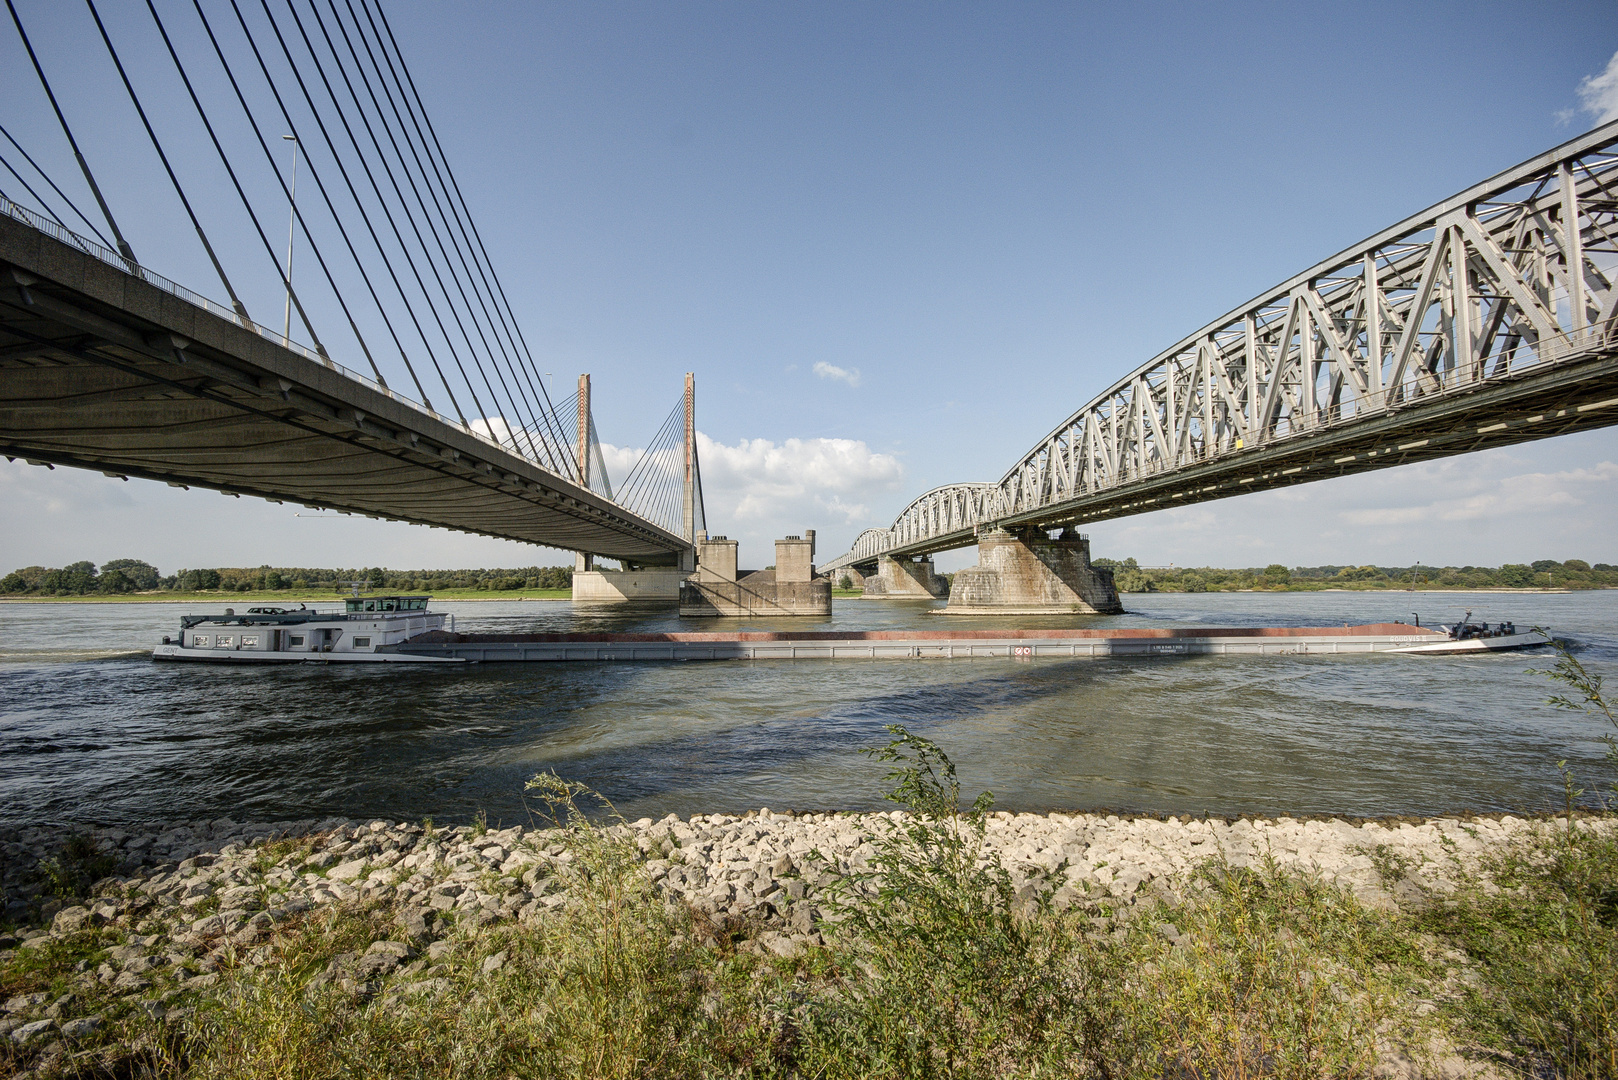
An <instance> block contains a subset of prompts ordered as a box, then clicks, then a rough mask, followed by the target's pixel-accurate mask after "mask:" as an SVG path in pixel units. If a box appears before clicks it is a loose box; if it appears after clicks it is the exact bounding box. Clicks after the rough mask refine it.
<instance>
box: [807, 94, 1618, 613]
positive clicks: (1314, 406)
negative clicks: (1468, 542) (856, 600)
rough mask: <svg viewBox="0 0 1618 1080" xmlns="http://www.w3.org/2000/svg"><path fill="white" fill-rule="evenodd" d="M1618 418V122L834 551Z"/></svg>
mask: <svg viewBox="0 0 1618 1080" xmlns="http://www.w3.org/2000/svg"><path fill="white" fill-rule="evenodd" d="M1613 423H1618V123H1611V124H1607V125H1605V126H1603V127H1600V128H1597V129H1596V130H1594V131H1592V132H1590V133H1589V134H1587V135H1584V136H1582V137H1580V138H1578V139H1574V140H1572V141H1570V142H1568V143H1565V144H1563V145H1562V146H1558V147H1556V148H1555V149H1553V150H1550V151H1548V152H1546V153H1544V154H1541V155H1540V156H1538V157H1536V158H1534V159H1532V160H1530V161H1526V162H1524V163H1523V164H1521V165H1519V166H1517V167H1516V168H1514V169H1509V170H1507V171H1506V172H1503V173H1501V174H1499V175H1498V176H1494V177H1490V178H1489V179H1487V180H1485V181H1483V182H1482V183H1479V184H1476V185H1474V186H1473V187H1470V188H1468V189H1467V190H1465V191H1463V192H1461V193H1459V194H1457V195H1455V196H1454V197H1453V198H1449V199H1445V200H1444V201H1443V202H1441V203H1439V204H1438V205H1436V206H1433V207H1430V208H1428V209H1427V210H1424V211H1422V212H1421V213H1419V214H1416V215H1414V216H1413V217H1410V218H1407V219H1405V220H1404V221H1401V222H1399V223H1398V224H1396V225H1393V226H1390V227H1389V228H1387V229H1384V230H1383V231H1381V232H1380V233H1378V234H1376V235H1375V236H1373V237H1371V238H1370V239H1368V240H1366V241H1365V242H1363V243H1361V244H1358V245H1356V246H1354V247H1352V248H1349V249H1348V250H1346V251H1341V252H1339V253H1337V254H1336V255H1333V256H1331V257H1330V258H1328V259H1325V260H1323V261H1321V262H1319V263H1317V264H1316V265H1314V266H1311V267H1310V268H1308V269H1307V270H1305V271H1303V272H1302V273H1300V274H1297V275H1296V276H1294V277H1292V278H1290V279H1288V280H1287V281H1284V282H1282V283H1281V284H1279V285H1277V286H1275V287H1274V288H1272V289H1269V290H1267V291H1266V292H1264V293H1262V294H1260V295H1259V296H1257V297H1255V298H1254V299H1252V300H1251V301H1249V302H1248V303H1246V304H1243V305H1242V306H1241V307H1239V308H1237V309H1236V310H1234V311H1231V312H1229V313H1227V314H1226V315H1224V316H1222V317H1221V318H1219V319H1216V320H1215V321H1213V322H1211V323H1209V324H1208V325H1206V326H1204V327H1202V328H1200V329H1198V330H1196V331H1195V332H1194V333H1191V334H1189V335H1187V336H1186V337H1184V338H1183V339H1181V340H1180V341H1178V342H1176V343H1175V344H1174V345H1172V346H1171V347H1169V348H1168V349H1166V350H1164V351H1163V352H1161V353H1159V354H1158V355H1157V356H1155V357H1153V358H1152V359H1150V360H1148V361H1147V362H1146V363H1144V364H1142V365H1141V366H1139V367H1138V368H1136V369H1135V370H1134V371H1131V372H1130V373H1129V374H1127V375H1125V376H1124V377H1123V378H1121V379H1119V380H1118V381H1117V382H1115V383H1114V384H1113V385H1112V386H1110V387H1108V388H1107V389H1106V390H1105V391H1104V392H1102V393H1101V394H1099V395H1098V396H1097V397H1096V398H1095V399H1094V400H1092V401H1090V402H1089V403H1087V404H1086V405H1084V406H1083V407H1082V408H1080V409H1079V410H1078V411H1077V412H1075V413H1073V415H1072V416H1070V417H1068V418H1067V419H1066V420H1064V421H1063V422H1062V423H1061V424H1059V425H1058V426H1057V427H1056V428H1055V429H1054V430H1053V431H1051V432H1050V433H1049V434H1048V435H1046V436H1045V437H1044V438H1042V439H1040V440H1039V441H1038V442H1037V443H1036V444H1035V445H1034V446H1033V448H1032V449H1030V450H1029V451H1028V452H1027V453H1026V454H1024V455H1023V456H1022V458H1021V459H1019V460H1018V461H1017V462H1016V463H1015V464H1014V465H1013V466H1012V467H1011V468H1010V469H1009V470H1008V471H1007V472H1006V474H1005V475H1004V476H1003V477H1001V479H1000V480H999V481H998V482H995V483H970V484H951V485H947V486H944V487H940V488H936V489H934V490H932V491H929V492H927V493H926V494H925V495H922V496H921V497H920V498H918V499H916V500H915V501H914V502H912V503H911V504H910V505H909V506H907V507H906V508H905V509H904V511H903V512H902V513H901V514H900V515H899V517H898V518H897V519H896V520H895V521H894V523H893V524H892V525H891V526H889V527H887V528H883V529H868V530H866V531H865V532H863V533H861V534H860V536H859V537H858V538H857V539H856V541H855V543H854V546H853V547H852V549H850V550H849V551H847V552H845V553H844V554H842V555H840V556H838V557H837V558H836V559H833V560H831V561H830V562H829V563H827V564H825V565H824V566H823V567H822V569H826V570H838V569H842V568H845V567H852V568H861V569H867V570H868V569H870V568H872V567H875V566H876V565H877V564H878V562H879V559H880V558H881V557H882V556H889V557H891V558H893V559H898V560H904V559H907V558H910V557H915V556H923V555H928V554H931V553H934V552H939V551H946V550H950V549H953V548H959V547H965V546H967V545H970V544H973V543H976V542H977V541H978V538H979V536H981V535H983V534H984V533H986V532H988V531H990V530H1006V531H1010V532H1013V533H1017V532H1024V533H1027V532H1030V531H1041V530H1053V529H1056V528H1062V527H1071V526H1080V525H1083V524H1084V523H1086V522H1092V521H1100V520H1105V519H1108V518H1118V517H1125V516H1128V515H1130V514H1140V513H1145V512H1147V511H1151V510H1162V509H1166V508H1168V507H1173V506H1184V505H1188V504H1190V503H1196V502H1203V501H1207V500H1210V499H1220V498H1226V497H1228V496H1231V495H1240V494H1243V493H1246V492H1249V491H1260V490H1263V489H1266V488H1274V487H1282V486H1287V485H1291V484H1299V483H1306V482H1308V481H1312V480H1322V479H1325V478H1327V477H1333V476H1345V475H1347V474H1349V473H1356V472H1364V471H1367V470H1371V469H1382V468H1387V467H1389V466H1393V465H1402V464H1406V463H1409V462H1415V461H1423V460H1427V459H1430V458H1437V457H1445V456H1449V455H1453V454H1462V453H1467V452H1470V451H1473V450H1482V449H1485V448H1488V447H1493V446H1505V445H1508V444H1511V443H1517V442H1524V441H1527V440H1531V439H1541V438H1546V437H1549V436H1552V435H1561V434H1565V433H1567V432H1572V431H1578V430H1583V429H1588V428H1596V427H1603V426H1606V425H1610V424H1613ZM951 602H952V604H953V603H954V601H953V599H952V601H951Z"/></svg>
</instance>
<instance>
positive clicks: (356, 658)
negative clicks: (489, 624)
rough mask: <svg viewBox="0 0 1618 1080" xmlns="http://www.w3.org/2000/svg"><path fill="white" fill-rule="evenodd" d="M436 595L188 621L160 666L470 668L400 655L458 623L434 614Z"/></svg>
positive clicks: (169, 642) (160, 655)
mask: <svg viewBox="0 0 1618 1080" xmlns="http://www.w3.org/2000/svg"><path fill="white" fill-rule="evenodd" d="M430 599H432V598H431V597H428V596H363V597H362V596H353V597H348V598H346V599H345V600H344V602H343V610H341V611H319V610H316V609H312V608H306V607H303V606H302V605H299V606H298V607H296V608H283V607H251V608H248V609H247V611H246V612H245V613H243V614H241V615H238V614H236V612H235V610H234V609H233V608H226V609H225V611H224V614H222V615H184V616H182V617H181V618H180V633H179V636H178V637H174V638H169V637H165V638H164V639H163V643H162V644H161V645H159V646H158V647H157V648H156V649H154V650H152V659H154V660H191V661H206V662H210V663H227V664H229V663H234V664H286V663H298V662H305V661H317V662H321V661H324V662H332V663H350V664H353V663H360V664H364V663H372V664H423V663H425V664H434V663H437V664H442V663H452V664H453V663H464V662H465V661H464V660H463V659H462V658H461V657H449V656H421V655H415V654H411V653H401V652H394V651H392V650H393V649H394V648H396V647H397V646H400V645H403V644H406V643H407V642H409V641H411V640H412V639H414V638H417V637H420V636H421V635H423V634H429V633H433V632H434V631H441V630H444V629H445V627H446V626H448V627H449V628H450V629H451V630H453V629H454V618H455V617H454V616H453V615H443V614H439V613H437V612H432V611H428V610H427V602H428V601H429V600H430Z"/></svg>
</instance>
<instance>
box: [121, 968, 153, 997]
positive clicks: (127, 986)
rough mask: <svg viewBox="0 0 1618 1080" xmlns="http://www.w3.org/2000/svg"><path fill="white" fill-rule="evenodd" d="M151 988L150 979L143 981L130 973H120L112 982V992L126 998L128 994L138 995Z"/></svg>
mask: <svg viewBox="0 0 1618 1080" xmlns="http://www.w3.org/2000/svg"><path fill="white" fill-rule="evenodd" d="M151 988H152V983H151V980H150V979H143V978H141V977H140V976H139V975H137V974H135V973H134V972H132V971H124V972H120V973H119V974H118V977H117V978H115V979H113V980H112V990H113V993H115V994H120V995H125V996H127V995H129V994H139V993H141V992H143V991H146V990H150V989H151Z"/></svg>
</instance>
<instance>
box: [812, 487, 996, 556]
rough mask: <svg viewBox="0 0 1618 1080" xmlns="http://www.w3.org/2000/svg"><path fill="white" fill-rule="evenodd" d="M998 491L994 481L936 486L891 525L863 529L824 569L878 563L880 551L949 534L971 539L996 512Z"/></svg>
mask: <svg viewBox="0 0 1618 1080" xmlns="http://www.w3.org/2000/svg"><path fill="white" fill-rule="evenodd" d="M996 491H997V487H996V485H994V484H945V485H944V486H943V487H936V488H933V490H931V491H929V492H927V494H925V495H923V496H921V497H920V498H919V499H917V500H916V501H915V502H913V503H911V504H910V505H909V506H907V507H905V508H904V510H903V511H902V512H901V513H900V514H899V516H898V517H897V518H895V519H894V522H893V524H892V525H891V526H889V527H888V528H886V529H866V530H865V531H864V532H862V533H860V535H859V537H858V539H856V540H855V541H854V546H853V547H852V548H851V549H850V550H849V551H848V552H847V553H846V554H844V555H841V556H839V557H838V558H837V559H836V560H834V561H833V562H830V563H827V564H826V566H825V567H824V569H826V570H840V569H842V568H843V567H846V566H857V565H861V564H874V563H875V562H876V559H877V556H878V555H880V554H882V553H883V552H885V551H888V550H890V549H893V548H900V547H915V546H916V545H921V547H922V548H925V546H926V545H927V544H928V543H929V542H930V541H933V540H943V538H945V537H951V538H954V537H956V536H958V535H964V536H966V537H967V540H966V541H965V542H967V543H969V542H970V540H971V537H972V536H973V530H974V529H975V528H976V526H977V525H978V523H979V522H981V521H985V520H988V519H989V518H992V517H993V516H994V513H993V502H994V498H995V492H996ZM959 546H960V544H959V543H952V542H945V544H944V548H945V549H947V548H949V547H959ZM917 550H920V548H918V549H917ZM940 550H943V549H940Z"/></svg>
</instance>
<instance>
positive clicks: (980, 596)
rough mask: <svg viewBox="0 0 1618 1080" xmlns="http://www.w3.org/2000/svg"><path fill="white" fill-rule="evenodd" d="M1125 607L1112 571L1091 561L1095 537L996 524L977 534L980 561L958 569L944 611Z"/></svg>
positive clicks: (1104, 611)
mask: <svg viewBox="0 0 1618 1080" xmlns="http://www.w3.org/2000/svg"><path fill="white" fill-rule="evenodd" d="M1123 610H1124V607H1123V604H1121V603H1120V602H1119V600H1118V589H1117V587H1116V586H1115V585H1114V584H1113V581H1112V571H1111V570H1106V569H1100V568H1097V567H1094V566H1091V565H1090V541H1089V539H1088V538H1086V537H1084V536H1080V535H1078V534H1077V533H1075V532H1074V531H1073V530H1072V529H1068V530H1067V531H1065V532H1064V533H1063V534H1062V535H1061V536H1060V537H1059V538H1058V539H1055V540H1052V539H1049V538H1048V537H1047V536H1046V535H1045V533H1044V531H1043V530H1039V529H1031V530H1028V531H1026V532H1022V533H1019V534H1013V533H1010V532H1005V531H1003V530H999V529H996V530H994V531H993V532H989V533H984V534H983V535H982V536H980V537H979V538H978V564H977V565H976V566H970V567H967V568H966V569H965V570H962V571H960V572H959V573H957V574H956V575H955V581H954V584H953V585H952V586H951V588H950V592H949V604H948V605H947V606H946V607H944V608H942V609H941V610H939V611H938V612H936V613H935V614H939V615H1066V614H1088V615H1115V614H1117V613H1119V612H1121V611H1123Z"/></svg>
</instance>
